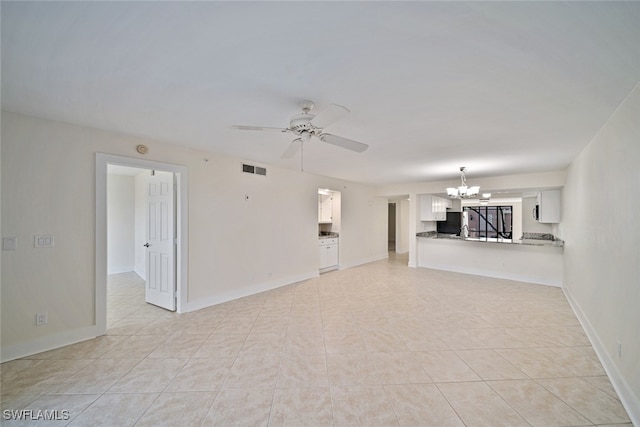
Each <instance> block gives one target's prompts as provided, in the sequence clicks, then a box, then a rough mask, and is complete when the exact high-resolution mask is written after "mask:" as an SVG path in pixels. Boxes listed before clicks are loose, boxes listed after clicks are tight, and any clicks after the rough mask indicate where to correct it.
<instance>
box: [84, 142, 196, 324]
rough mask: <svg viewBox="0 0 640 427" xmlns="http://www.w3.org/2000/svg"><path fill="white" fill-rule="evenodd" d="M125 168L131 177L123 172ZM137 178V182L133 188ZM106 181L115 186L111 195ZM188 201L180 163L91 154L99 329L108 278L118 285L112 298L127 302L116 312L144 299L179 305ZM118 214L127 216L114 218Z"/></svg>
mask: <svg viewBox="0 0 640 427" xmlns="http://www.w3.org/2000/svg"><path fill="white" fill-rule="evenodd" d="M118 170H119V171H120V175H119V176H120V178H117V177H116V176H117V175H116V173H111V174H110V173H109V172H110V171H111V172H114V171H118ZM126 173H128V174H130V175H131V177H130V178H123V177H122V176H123V174H126ZM125 176H126V175H125ZM136 180H138V181H139V182H140V183H141V184H140V185H139V186H138V188H136V185H135V183H136ZM110 184H111V186H113V187H115V188H112V190H115V191H111V193H112V194H111V196H112V197H110V194H109V193H110V191H109V187H110ZM118 190H120V191H118ZM136 193H139V194H138V195H137V194H136ZM136 197H137V198H138V199H139V203H137V205H138V206H137V207H136V200H135V199H136ZM110 202H111V203H110ZM187 206H188V205H187V169H186V168H185V167H184V166H178V165H171V164H166V163H159V162H153V161H147V160H141V159H132V158H127V157H120V156H112V155H108V154H101V153H98V154H96V326H97V329H98V333H99V334H104V333H106V330H107V303H108V298H107V297H108V292H107V287H108V284H109V280H108V279H113V280H112V283H111V284H112V285H113V284H114V283H115V284H117V285H119V287H120V290H119V292H116V294H114V295H113V296H119V297H120V298H112V299H111V302H115V303H118V302H120V303H122V302H123V301H129V302H130V303H131V304H125V305H122V306H121V307H120V310H116V311H115V312H113V314H114V315H116V316H117V315H120V316H122V315H124V314H126V312H127V311H129V310H133V309H134V308H135V307H133V306H134V305H137V304H142V306H143V307H144V306H146V305H147V302H149V303H152V304H155V305H158V306H162V307H165V308H168V309H170V310H177V311H178V312H183V311H184V306H185V304H186V283H187V282H186V268H185V267H186V265H187V247H188V246H187V245H188V242H187V233H186V231H187V218H188V216H187ZM119 216H120V217H122V216H124V217H127V218H128V219H126V218H125V219H124V220H123V218H120V222H119V223H117V222H114V221H115V220H114V218H117V217H119ZM110 217H111V219H112V221H109V219H110ZM153 239H155V240H153ZM140 281H142V283H143V284H144V288H143V289H144V293H142V297H143V299H142V302H140V300H139V299H138V298H137V297H139V296H140V290H139V289H140ZM136 282H137V283H136ZM114 289H115V288H114ZM118 293H119V294H120V295H117V294H118ZM158 298H160V299H158ZM162 298H164V299H162ZM127 306H128V307H127ZM149 307H151V306H149ZM139 308H140V306H138V307H137V309H139ZM150 309H151V310H154V309H156V307H155V306H154V307H153V308H150ZM158 310H159V309H158Z"/></svg>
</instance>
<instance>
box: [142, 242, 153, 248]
mask: <svg viewBox="0 0 640 427" xmlns="http://www.w3.org/2000/svg"><path fill="white" fill-rule="evenodd" d="M142 246H144V247H145V248H148V247H149V246H151V245H150V244H148V243H145V244H144V245H142Z"/></svg>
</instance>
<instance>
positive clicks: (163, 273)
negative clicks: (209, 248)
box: [145, 171, 176, 311]
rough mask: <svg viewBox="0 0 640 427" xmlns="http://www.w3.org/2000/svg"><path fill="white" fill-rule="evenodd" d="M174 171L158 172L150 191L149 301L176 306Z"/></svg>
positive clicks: (148, 205)
mask: <svg viewBox="0 0 640 427" xmlns="http://www.w3.org/2000/svg"><path fill="white" fill-rule="evenodd" d="M173 180H174V174H173V173H171V172H161V171H155V173H153V174H152V176H151V177H150V178H149V184H148V187H149V191H148V193H147V242H146V244H145V246H146V255H145V259H146V266H147V280H146V284H145V301H146V302H148V303H150V304H154V305H157V306H159V307H162V308H166V309H167V310H171V311H175V309H176V298H175V290H176V274H175V259H176V254H175V248H176V245H175V236H176V233H175V213H174V212H175V203H174V200H175V195H174V185H173Z"/></svg>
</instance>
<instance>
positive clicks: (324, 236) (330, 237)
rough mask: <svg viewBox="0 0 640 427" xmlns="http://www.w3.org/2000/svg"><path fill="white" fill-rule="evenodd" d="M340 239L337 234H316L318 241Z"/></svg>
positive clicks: (324, 232) (323, 232) (326, 232)
mask: <svg viewBox="0 0 640 427" xmlns="http://www.w3.org/2000/svg"><path fill="white" fill-rule="evenodd" d="M338 237H340V235H339V234H338V233H332V232H330V231H321V232H320V233H318V239H336V238H338Z"/></svg>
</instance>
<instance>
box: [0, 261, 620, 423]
mask: <svg viewBox="0 0 640 427" xmlns="http://www.w3.org/2000/svg"><path fill="white" fill-rule="evenodd" d="M406 263H407V259H406V257H403V256H396V255H395V254H393V253H391V254H390V259H389V260H388V261H379V262H375V263H371V264H367V265H364V266H360V267H356V268H351V269H348V270H343V271H334V272H330V273H326V274H324V275H322V276H320V277H319V278H316V279H312V280H307V281H305V282H301V283H298V284H295V285H291V286H287V287H283V288H280V289H277V290H274V291H270V292H265V293H262V294H259V295H255V296H251V297H247V298H242V299H240V300H236V301H232V302H229V303H225V304H220V305H217V306H215V307H210V308H207V309H203V310H200V311H197V312H193V313H188V314H182V315H179V314H175V313H170V312H167V311H164V310H162V309H159V308H156V307H153V306H150V305H147V304H145V303H144V302H143V294H144V290H143V283H142V281H141V280H140V279H139V278H138V277H137V276H136V275H135V274H132V273H126V274H121V275H116V276H112V277H110V280H109V288H108V316H109V321H108V322H109V328H108V334H107V335H106V336H103V337H99V338H96V339H94V340H90V341H86V342H82V343H78V344H75V345H71V346H67V347H63V348H60V349H57V350H53V351H48V352H46V353H41V354H37V355H34V356H31V357H26V358H23V359H20V360H15V361H11V362H7V363H4V364H2V365H1V369H2V410H3V416H6V414H7V413H6V412H4V410H7V409H8V410H20V409H31V410H33V411H34V412H33V414H34V415H37V414H38V413H37V412H36V411H37V410H49V411H52V410H58V411H59V414H58V415H59V417H60V418H64V417H65V414H66V413H64V412H62V411H68V418H69V419H68V420H60V421H57V422H54V423H51V424H55V425H64V424H67V423H69V424H70V425H72V426H83V425H86V426H99V425H108V426H127V425H137V426H160V425H168V426H175V425H184V426H192V425H222V426H226V425H246V426H260V425H270V426H285V425H288V426H302V425H311V426H331V425H336V426H342V425H374V426H393V425H405V426H438V427H440V426H520V425H523V426H529V425H531V426H545V427H549V426H583V425H614V424H620V425H628V426H630V425H631V424H630V421H629V418H628V416H627V414H626V412H625V410H624V408H623V407H622V405H621V403H620V401H619V399H618V397H617V396H616V393H615V391H614V390H613V388H612V386H611V384H610V382H609V380H608V378H607V377H606V376H605V373H604V371H603V369H602V366H601V365H600V363H599V361H598V359H597V357H596V355H595V353H594V351H593V349H592V347H591V346H590V344H589V341H588V340H587V338H586V336H585V334H584V332H583V330H582V328H581V327H580V325H579V323H578V321H577V320H576V318H575V316H574V315H573V313H572V311H571V309H570V307H569V305H568V304H567V301H566V299H565V298H564V295H563V293H562V291H561V290H560V289H558V288H553V287H546V286H540V285H531V284H526V283H520V282H513V281H508V280H497V279H490V278H484V277H477V276H470V275H464V274H457V273H450V272H443V271H435V270H427V269H411V268H408V267H406ZM212 286H215V285H214V284H212ZM29 424H30V423H28V422H26V423H25V422H19V421H7V420H6V419H3V421H2V425H7V426H11V425H29ZM31 424H35V425H38V426H44V425H49V423H45V422H43V421H39V422H37V423H35V422H34V423H31Z"/></svg>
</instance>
